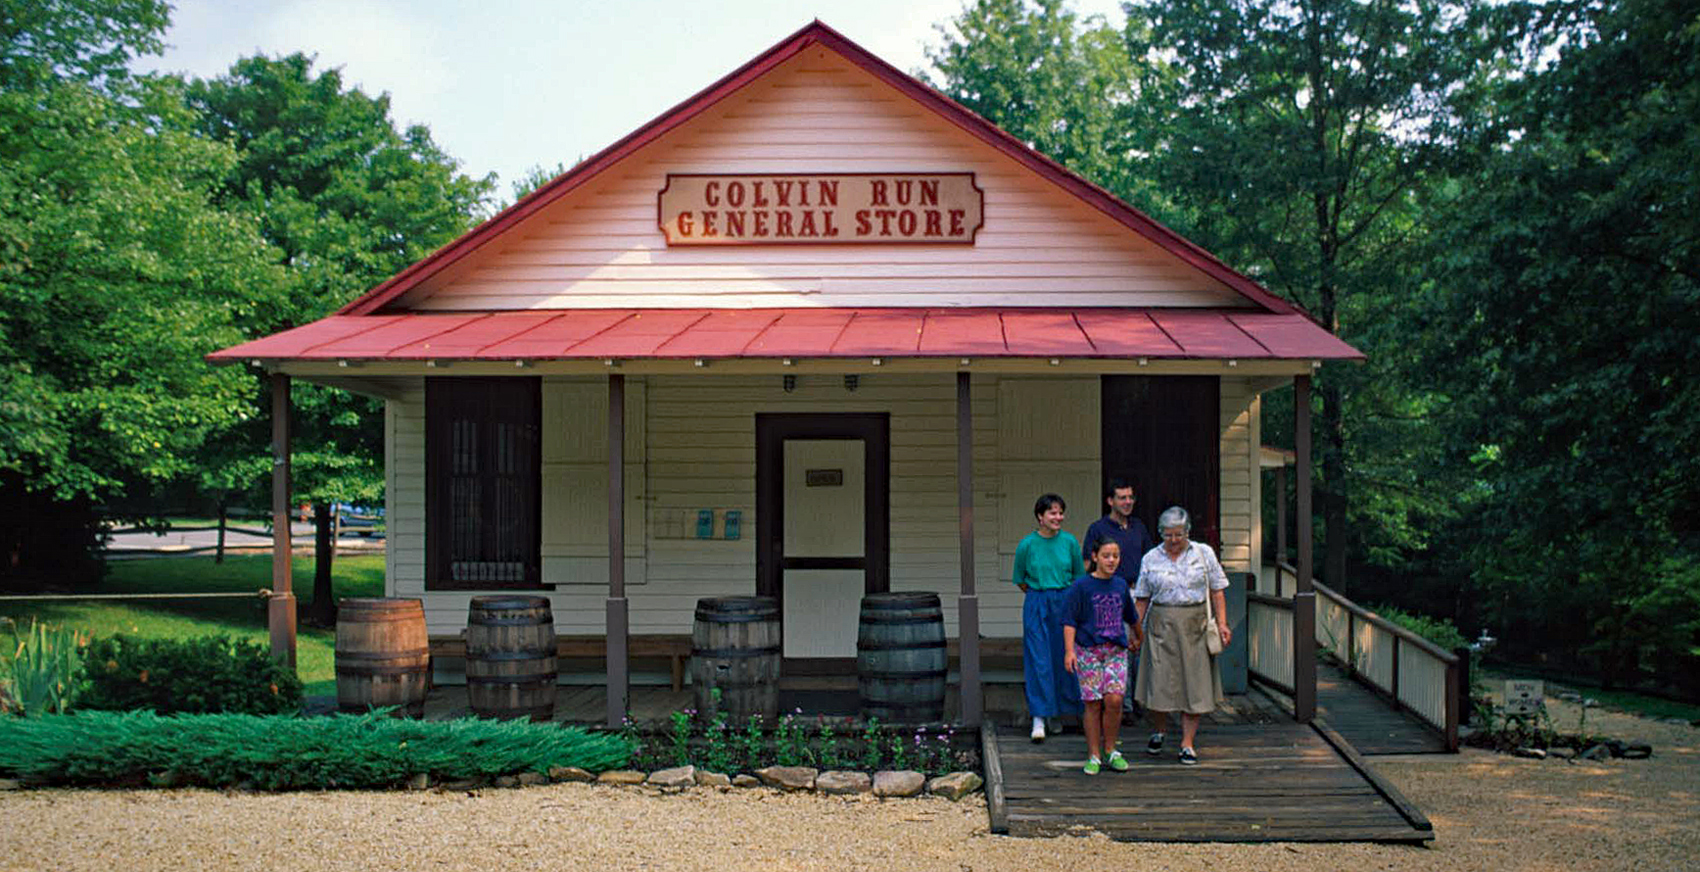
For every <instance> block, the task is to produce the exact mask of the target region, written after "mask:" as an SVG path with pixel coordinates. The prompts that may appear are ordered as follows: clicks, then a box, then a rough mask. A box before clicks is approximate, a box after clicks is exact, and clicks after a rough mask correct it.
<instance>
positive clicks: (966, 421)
mask: <svg viewBox="0 0 1700 872" xmlns="http://www.w3.org/2000/svg"><path fill="white" fill-rule="evenodd" d="M970 381H971V376H969V374H968V373H965V372H959V373H957V374H956V512H957V518H958V522H957V523H958V525H959V526H958V537H959V538H960V540H961V551H960V556H959V558H958V559H959V561H960V562H961V565H962V595H961V596H960V597H959V598H958V599H957V612H956V615H957V637H956V638H957V651H958V656H957V664H958V666H957V671H958V680H959V682H960V697H961V700H962V724H963V726H966V727H968V728H970V729H973V728H977V727H979V726H980V722H981V720H983V719H984V717H985V700H984V698H983V689H982V687H981V685H980V597H979V595H978V594H976V593H975V591H974V408H973V391H972V389H971V386H970Z"/></svg>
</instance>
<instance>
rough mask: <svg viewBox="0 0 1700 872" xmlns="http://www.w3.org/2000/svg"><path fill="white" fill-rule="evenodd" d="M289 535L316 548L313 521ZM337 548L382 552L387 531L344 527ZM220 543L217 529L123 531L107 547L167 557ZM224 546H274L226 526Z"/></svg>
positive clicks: (229, 549)
mask: <svg viewBox="0 0 1700 872" xmlns="http://www.w3.org/2000/svg"><path fill="white" fill-rule="evenodd" d="M236 526H240V527H244V528H247V529H252V530H259V529H261V528H262V527H261V525H260V524H259V523H251V522H248V521H244V522H243V523H241V524H238V525H236ZM289 531H290V536H291V537H293V540H294V541H293V543H292V544H293V545H294V547H295V548H296V550H300V549H303V548H307V549H311V548H312V547H313V525H312V524H311V523H306V524H302V523H294V524H290V525H289ZM336 544H337V550H338V551H382V550H384V534H383V533H382V532H378V533H374V534H373V535H371V536H361V535H359V533H358V532H356V531H353V530H344V531H343V533H342V536H341V537H339V538H338V539H337V543H336ZM216 545H218V531H217V530H192V531H176V530H174V531H171V532H168V533H166V534H164V535H156V534H153V533H120V534H118V535H116V536H113V537H112V538H111V540H110V541H108V542H107V545H106V547H107V548H108V549H111V550H114V551H119V552H132V551H134V552H141V553H136V554H131V553H118V554H113V555H112V556H113V557H129V556H141V557H148V556H165V555H170V554H183V553H205V554H211V553H213V552H212V551H210V550H208V551H204V552H202V551H196V550H195V549H199V548H207V549H211V548H213V547H214V546H216ZM224 547H225V550H226V551H227V552H241V551H268V550H270V549H271V547H272V537H271V535H270V534H269V533H268V534H266V535H263V536H257V535H254V534H252V533H243V532H238V531H237V530H236V529H234V528H227V529H226V530H225V535H224Z"/></svg>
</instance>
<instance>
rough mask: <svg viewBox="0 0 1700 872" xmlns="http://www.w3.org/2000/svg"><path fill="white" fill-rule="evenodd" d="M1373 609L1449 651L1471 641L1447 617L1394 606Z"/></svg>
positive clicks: (1464, 645)
mask: <svg viewBox="0 0 1700 872" xmlns="http://www.w3.org/2000/svg"><path fill="white" fill-rule="evenodd" d="M1373 611H1374V612H1375V613H1376V614H1378V615H1380V616H1381V617H1383V618H1386V619H1387V620H1388V621H1391V622H1392V623H1395V624H1398V625H1399V626H1401V627H1404V628H1405V629H1407V630H1410V631H1411V632H1413V633H1416V634H1417V635H1419V636H1421V637H1423V638H1424V639H1427V640H1429V641H1430V642H1433V643H1434V644H1436V645H1439V646H1440V647H1442V648H1444V649H1446V650H1447V651H1452V650H1454V649H1457V648H1467V647H1469V644H1470V641H1469V640H1468V639H1465V638H1464V634H1463V633H1461V632H1459V630H1458V626H1457V625H1456V624H1454V623H1452V622H1451V621H1450V620H1447V619H1446V618H1431V617H1429V616H1428V615H1422V614H1417V613H1416V612H1407V611H1405V610H1403V609H1399V608H1395V607H1393V606H1379V607H1377V608H1375V609H1373Z"/></svg>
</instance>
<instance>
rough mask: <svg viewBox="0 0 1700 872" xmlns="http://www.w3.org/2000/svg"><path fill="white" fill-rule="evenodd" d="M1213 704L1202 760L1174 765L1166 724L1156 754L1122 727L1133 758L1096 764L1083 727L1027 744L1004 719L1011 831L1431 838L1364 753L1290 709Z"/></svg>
mask: <svg viewBox="0 0 1700 872" xmlns="http://www.w3.org/2000/svg"><path fill="white" fill-rule="evenodd" d="M1247 696H1248V697H1255V696H1259V694H1257V693H1256V692H1253V693H1252V694H1248V695H1247ZM1217 714H1218V716H1217V717H1213V718H1211V719H1209V721H1208V722H1207V723H1206V724H1205V725H1204V726H1202V727H1201V728H1200V731H1199V737H1198V749H1199V763H1198V765H1196V766H1183V765H1181V763H1180V762H1179V760H1178V759H1177V758H1176V754H1177V752H1178V750H1179V745H1178V742H1177V741H1175V740H1176V739H1177V738H1178V737H1177V736H1176V735H1175V734H1174V733H1173V732H1171V735H1170V737H1169V738H1170V741H1169V742H1168V744H1167V745H1166V746H1165V747H1164V749H1163V753H1162V754H1161V755H1158V756H1148V755H1146V754H1145V753H1144V739H1145V731H1144V730H1142V729H1132V730H1130V729H1128V728H1124V732H1123V737H1122V747H1123V749H1124V753H1127V755H1128V760H1129V762H1131V763H1132V766H1133V768H1132V769H1130V770H1129V771H1128V772H1126V773H1117V772H1112V771H1111V770H1109V769H1107V768H1106V769H1105V770H1104V771H1103V772H1102V773H1101V774H1099V775H1096V776H1089V775H1086V774H1084V773H1083V772H1081V771H1080V767H1081V765H1082V764H1083V763H1084V762H1085V759H1086V741H1085V739H1084V738H1083V737H1082V736H1081V735H1080V734H1079V733H1078V732H1072V731H1071V732H1066V733H1064V734H1063V735H1061V736H1054V737H1051V738H1049V739H1046V740H1045V742H1044V743H1042V744H1033V743H1032V742H1030V741H1029V740H1028V738H1027V734H1026V731H1025V730H1022V729H1020V728H1015V727H1001V728H999V729H998V742H997V746H998V758H999V763H1000V764H1001V768H1002V775H1003V803H1004V809H1005V811H1004V819H1005V820H1006V821H1007V826H1008V832H1009V834H1010V835H1015V836H1056V835H1062V834H1066V833H1069V832H1071V831H1075V830H1077V829H1079V828H1083V827H1084V828H1090V829H1094V830H1098V831H1100V832H1103V833H1104V834H1106V835H1108V836H1109V837H1111V838H1113V839H1116V840H1118V841H1162V842H1276V841H1298V842H1336V841H1354V842H1355V841H1371V842H1422V841H1428V840H1431V839H1433V838H1434V832H1433V829H1432V828H1431V826H1430V825H1429V823H1428V821H1427V819H1426V818H1424V817H1423V816H1422V815H1421V813H1420V812H1417V811H1416V810H1415V809H1414V808H1411V807H1409V806H1408V804H1407V803H1405V802H1404V801H1403V799H1402V798H1398V797H1396V796H1395V797H1389V796H1387V795H1386V794H1384V793H1383V792H1382V789H1381V788H1380V787H1378V785H1377V784H1376V783H1375V781H1373V780H1372V778H1371V776H1370V775H1369V774H1367V773H1366V772H1365V771H1364V770H1363V769H1360V768H1359V766H1360V765H1362V764H1361V759H1359V760H1354V759H1353V757H1354V756H1355V755H1352V754H1350V753H1349V752H1348V751H1342V750H1341V749H1339V748H1337V747H1335V745H1334V744H1332V743H1331V742H1329V741H1328V740H1327V738H1326V737H1325V736H1324V735H1323V734H1322V732H1321V731H1319V730H1317V729H1315V728H1313V727H1311V726H1309V725H1306V724H1297V723H1294V722H1292V720H1291V719H1288V718H1285V717H1283V718H1282V719H1281V720H1279V721H1274V722H1270V723H1250V722H1245V721H1241V720H1239V719H1238V718H1237V717H1236V716H1235V715H1234V714H1233V713H1228V714H1226V715H1225V716H1224V713H1223V712H1221V711H1219V712H1218V713H1217ZM1128 752H1131V753H1128ZM996 819H997V818H996V815H995V814H994V821H995V820H996Z"/></svg>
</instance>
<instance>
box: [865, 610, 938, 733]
mask: <svg viewBox="0 0 1700 872" xmlns="http://www.w3.org/2000/svg"><path fill="white" fill-rule="evenodd" d="M946 657H947V652H946V651H945V643H944V609H943V608H941V607H940V605H939V595H938V594H936V593H872V594H868V595H867V596H865V597H862V616H861V624H860V626H859V627H858V628H857V632H856V683H857V686H858V687H859V689H860V690H861V693H862V717H865V718H869V717H877V718H879V719H880V720H882V721H886V722H896V723H928V722H935V721H942V720H944V690H945V676H946V674H947V667H948V663H947V660H946Z"/></svg>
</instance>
